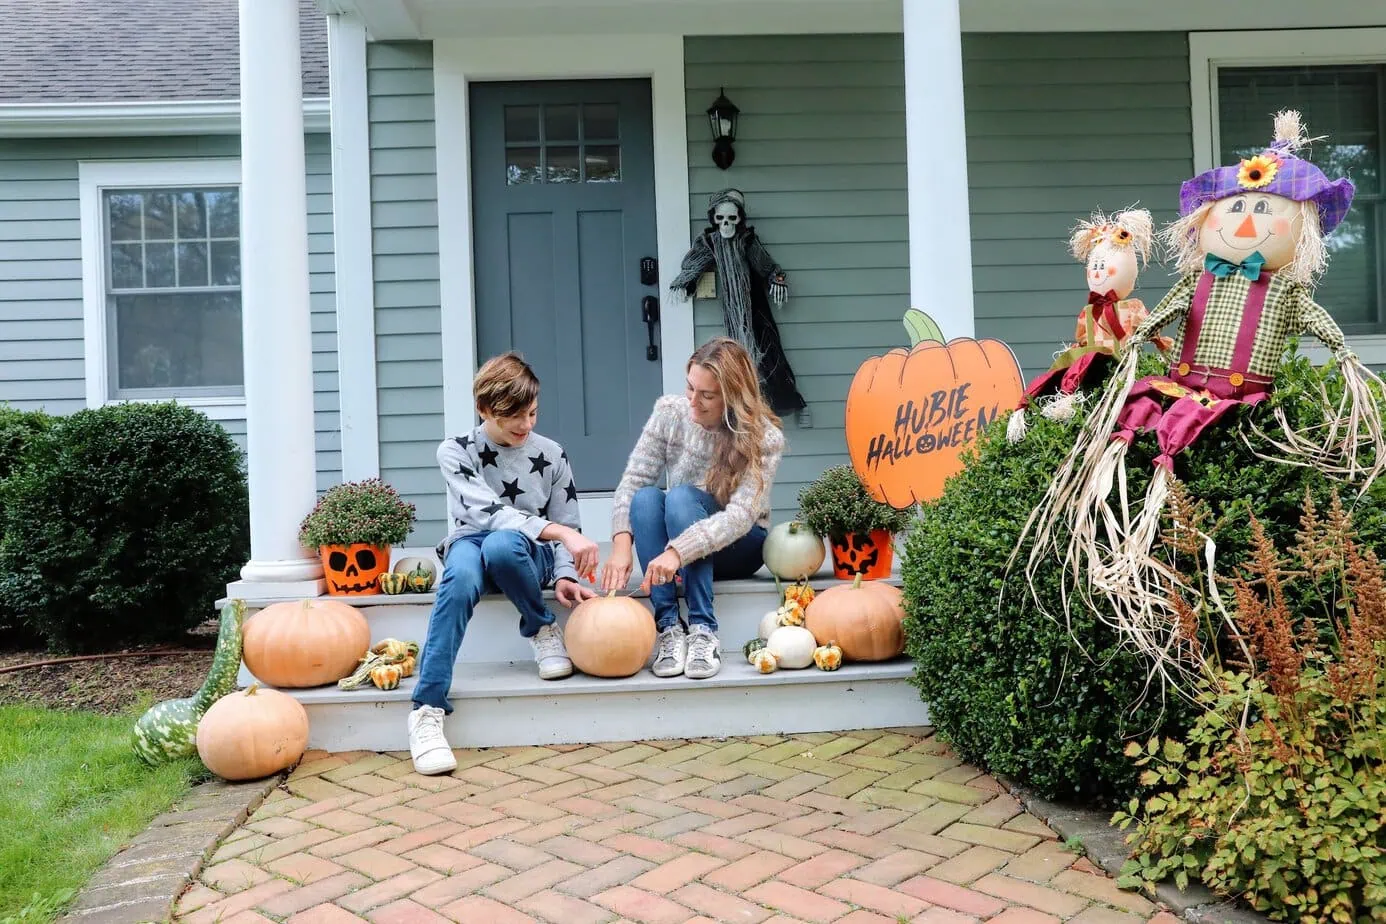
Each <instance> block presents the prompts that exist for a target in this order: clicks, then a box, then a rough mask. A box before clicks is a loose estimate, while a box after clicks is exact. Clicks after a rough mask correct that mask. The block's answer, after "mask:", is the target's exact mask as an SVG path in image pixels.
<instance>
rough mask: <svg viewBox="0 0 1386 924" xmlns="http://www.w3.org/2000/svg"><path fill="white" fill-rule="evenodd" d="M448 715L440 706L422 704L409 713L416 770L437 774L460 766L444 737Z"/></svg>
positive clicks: (412, 752)
mask: <svg viewBox="0 0 1386 924" xmlns="http://www.w3.org/2000/svg"><path fill="white" fill-rule="evenodd" d="M445 715H447V713H445V712H444V711H443V710H442V709H439V708H438V707H437V706H420V707H419V708H417V709H415V710H414V711H413V712H411V713H409V756H410V757H412V758H414V772H415V773H421V774H423V775H424V776H434V775H436V774H439V773H451V772H452V771H454V770H456V769H457V758H456V757H454V756H453V753H452V748H451V747H450V746H449V745H448V739H447V738H445V737H443V718H444V716H445Z"/></svg>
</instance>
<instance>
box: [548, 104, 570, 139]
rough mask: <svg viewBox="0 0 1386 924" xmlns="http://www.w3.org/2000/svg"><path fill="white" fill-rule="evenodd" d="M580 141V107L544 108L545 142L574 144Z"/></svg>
mask: <svg viewBox="0 0 1386 924" xmlns="http://www.w3.org/2000/svg"><path fill="white" fill-rule="evenodd" d="M577 140H578V107H577V106H545V107H544V142H545V143H546V144H553V143H554V142H559V141H567V142H569V143H572V142H574V141H577Z"/></svg>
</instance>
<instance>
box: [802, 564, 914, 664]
mask: <svg viewBox="0 0 1386 924" xmlns="http://www.w3.org/2000/svg"><path fill="white" fill-rule="evenodd" d="M804 615H805V617H806V621H805V623H804V625H805V627H806V628H807V629H808V630H809V631H810V632H812V633H813V637H814V638H815V639H817V641H818V644H820V645H827V644H830V643H833V642H836V643H837V646H838V647H839V648H841V649H842V659H843V660H844V661H886V660H889V659H890V658H894V657H897V656H898V655H900V653H901V652H903V651H904V650H905V627H904V620H905V602H904V594H902V593H901V592H900V588H898V587H896V586H894V585H893V584H887V583H885V582H884V581H863V580H862V579H861V575H860V574H859V575H857V576H856V578H854V579H853V581H852V583H850V584H838V585H837V586H835V587H829V588H828V589H827V590H825V591H823V592H822V593H820V594H818V596H816V597H814V598H813V602H812V603H810V604H809V605H808V609H807V610H805V611H804Z"/></svg>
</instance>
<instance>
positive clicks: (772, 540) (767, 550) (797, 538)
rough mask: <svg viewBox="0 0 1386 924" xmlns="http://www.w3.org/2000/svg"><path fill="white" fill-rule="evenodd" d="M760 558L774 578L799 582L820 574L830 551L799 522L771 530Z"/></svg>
mask: <svg viewBox="0 0 1386 924" xmlns="http://www.w3.org/2000/svg"><path fill="white" fill-rule="evenodd" d="M760 554H761V558H763V559H764V561H765V567H766V568H767V569H769V571H770V573H771V574H773V575H775V576H776V577H778V578H779V579H780V580H783V581H798V580H801V579H803V578H806V577H808V576H809V575H811V574H814V573H815V572H816V571H817V570H818V568H819V566H821V565H822V564H823V559H824V558H825V557H826V555H827V549H826V548H825V547H824V545H823V538H822V537H821V536H815V535H814V534H813V531H812V530H810V529H809V528H808V527H807V526H805V525H804V524H803V523H800V522H799V521H798V520H790V521H789V522H788V523H780V524H778V525H776V526H774V527H772V528H771V530H770V532H769V534H767V535H766V537H765V543H764V545H762V546H761V550H760Z"/></svg>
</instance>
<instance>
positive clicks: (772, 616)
mask: <svg viewBox="0 0 1386 924" xmlns="http://www.w3.org/2000/svg"><path fill="white" fill-rule="evenodd" d="M779 627H780V611H779V609H773V610H771V611H770V612H768V613H766V614H765V615H764V616H762V617H760V631H759V632H757V633H756V634H757V635H759V636H760V637H761V638H763V639H765V640H766V641H767V642H768V641H769V640H770V633H772V632H774V631H775V630H776V629H778V628H779Z"/></svg>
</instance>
